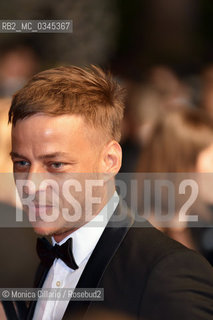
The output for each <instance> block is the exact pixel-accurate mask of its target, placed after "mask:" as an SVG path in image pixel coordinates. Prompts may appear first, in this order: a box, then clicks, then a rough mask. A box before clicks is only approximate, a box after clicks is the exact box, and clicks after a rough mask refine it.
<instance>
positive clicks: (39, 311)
mask: <svg viewBox="0 0 213 320" xmlns="http://www.w3.org/2000/svg"><path fill="white" fill-rule="evenodd" d="M118 202H119V197H118V194H117V192H116V191H115V193H114V194H113V196H112V198H111V199H110V200H109V202H108V203H107V204H106V205H105V207H104V208H103V209H102V210H101V211H100V213H99V214H98V215H97V216H96V217H95V218H93V219H92V220H91V221H89V222H88V223H87V224H85V225H84V226H82V227H81V228H79V229H77V230H76V231H74V232H73V233H71V234H70V235H68V236H67V237H66V238H64V239H63V240H62V241H61V242H59V243H58V245H62V244H63V243H65V242H66V241H67V239H69V238H72V244H73V256H74V259H75V261H76V263H77V265H78V267H79V268H78V269H76V270H73V269H71V268H69V267H68V266H67V265H66V264H65V263H64V262H63V261H62V260H61V259H55V260H54V262H53V265H52V266H51V268H50V270H49V272H48V274H47V277H46V279H45V282H44V284H43V287H42V289H45V288H75V287H76V285H77V283H78V281H79V279H80V277H81V274H82V272H83V271H84V268H85V266H86V264H87V262H88V260H89V258H90V256H91V254H92V252H93V250H94V249H95V246H96V244H97V242H98V240H99V239H100V237H101V235H102V233H103V231H104V229H105V227H106V225H107V223H108V221H109V219H110V217H111V216H112V214H113V212H114V211H115V209H116V207H117V205H118ZM52 242H53V245H54V244H56V242H55V240H54V238H52ZM68 303H69V300H66V301H64V300H63V301H62V300H58V301H57V300H55V301H50V300H42V299H39V300H38V301H37V304H36V308H35V312H34V316H33V320H50V319H51V320H61V319H62V317H63V315H64V313H65V310H66V308H67V305H68Z"/></svg>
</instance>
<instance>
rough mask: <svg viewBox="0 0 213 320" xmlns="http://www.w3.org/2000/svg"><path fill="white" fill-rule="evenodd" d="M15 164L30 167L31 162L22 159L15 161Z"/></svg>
mask: <svg viewBox="0 0 213 320" xmlns="http://www.w3.org/2000/svg"><path fill="white" fill-rule="evenodd" d="M14 165H15V166H19V167H28V166H30V163H29V162H28V161H25V160H21V161H15V162H14Z"/></svg>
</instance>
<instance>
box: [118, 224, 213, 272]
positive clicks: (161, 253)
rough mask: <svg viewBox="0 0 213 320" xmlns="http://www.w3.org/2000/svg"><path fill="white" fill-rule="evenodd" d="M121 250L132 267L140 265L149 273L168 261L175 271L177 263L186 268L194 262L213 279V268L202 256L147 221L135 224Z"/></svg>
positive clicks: (127, 234)
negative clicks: (202, 267) (203, 268)
mask: <svg viewBox="0 0 213 320" xmlns="http://www.w3.org/2000/svg"><path fill="white" fill-rule="evenodd" d="M119 249H120V254H121V255H123V256H128V261H129V263H131V264H132V266H134V265H136V264H137V265H140V267H141V270H142V269H144V271H145V269H146V271H147V272H151V270H152V269H153V268H155V267H158V265H160V264H164V263H167V262H168V261H169V262H170V268H172V267H173V268H174V269H177V262H179V263H180V265H181V264H182V265H184V266H186V265H187V263H188V262H189V261H194V263H195V265H194V268H196V266H197V268H199V267H201V266H202V265H203V266H205V268H206V269H207V270H208V271H209V273H210V275H212V277H213V271H212V267H211V266H210V264H209V263H208V262H207V260H206V259H205V258H204V257H203V256H201V254H199V253H198V252H195V251H194V250H191V249H189V248H187V247H185V246H184V245H182V244H181V243H179V242H177V241H175V240H173V239H171V238H169V237H168V236H167V235H165V234H164V233H163V232H161V231H159V230H158V229H156V228H155V227H154V226H152V225H151V224H150V223H149V222H148V221H147V220H145V219H144V220H143V222H141V223H133V225H132V226H131V227H130V228H129V230H128V232H127V233H126V237H125V238H124V240H123V243H122V244H121V246H120V248H119ZM120 254H119V255H120ZM172 261H176V262H175V263H172ZM186 268H187V267H186Z"/></svg>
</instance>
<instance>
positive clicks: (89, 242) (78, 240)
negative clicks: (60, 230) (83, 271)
mask: <svg viewBox="0 0 213 320" xmlns="http://www.w3.org/2000/svg"><path fill="white" fill-rule="evenodd" d="M118 203H119V196H118V194H117V192H116V191H115V192H114V194H113V196H112V197H111V199H110V200H109V201H108V202H107V204H106V205H105V206H104V208H103V209H102V210H101V211H100V212H99V214H97V215H96V216H95V217H94V218H93V219H92V220H91V221H89V222H88V223H86V224H85V225H84V226H82V227H81V228H79V229H77V230H76V231H74V232H73V233H71V234H69V235H68V236H67V237H66V238H64V239H63V240H62V241H60V242H59V243H57V242H56V241H55V240H54V238H53V237H52V243H53V245H55V244H56V243H57V244H58V245H62V244H63V243H65V242H66V241H67V240H68V239H69V238H72V239H73V241H72V243H73V256H74V258H75V261H76V263H77V265H78V266H79V265H80V264H81V263H82V262H83V260H84V259H85V258H86V257H87V256H88V255H89V254H91V253H92V251H93V250H94V248H95V246H96V244H97V242H98V240H99V239H100V237H101V235H102V233H103V231H104V229H105V227H106V225H107V223H108V221H109V220H110V218H111V216H112V214H113V213H114V211H115V209H116V207H117V205H118Z"/></svg>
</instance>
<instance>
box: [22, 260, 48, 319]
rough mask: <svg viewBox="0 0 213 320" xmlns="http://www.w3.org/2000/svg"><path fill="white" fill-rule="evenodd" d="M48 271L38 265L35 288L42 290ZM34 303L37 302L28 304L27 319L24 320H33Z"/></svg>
mask: <svg viewBox="0 0 213 320" xmlns="http://www.w3.org/2000/svg"><path fill="white" fill-rule="evenodd" d="M48 271H49V269H48V268H47V267H45V266H43V265H42V264H40V265H39V267H38V270H37V272H36V276H35V283H34V287H35V288H42V286H43V283H44V280H45V279H46V276H47V273H48ZM36 303H37V301H31V302H30V305H29V309H28V313H27V318H26V319H27V320H31V319H32V318H33V314H34V311H35V307H36Z"/></svg>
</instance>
